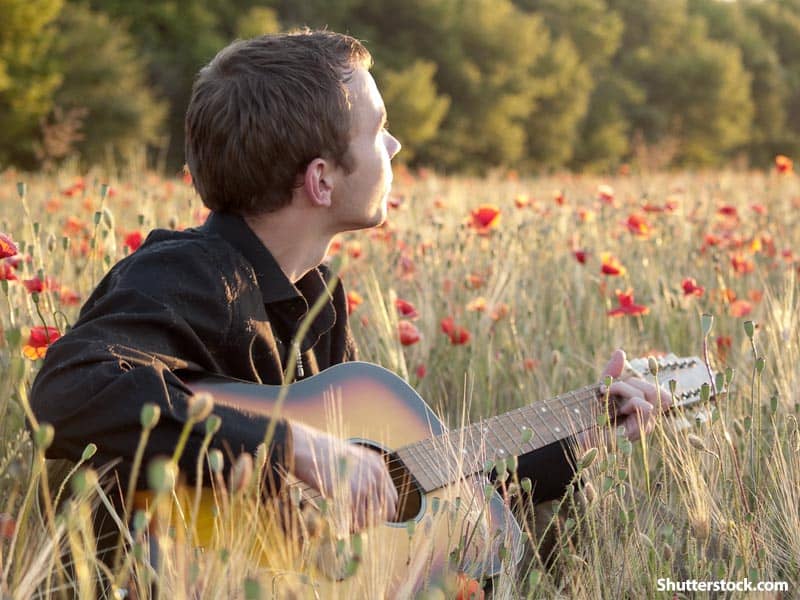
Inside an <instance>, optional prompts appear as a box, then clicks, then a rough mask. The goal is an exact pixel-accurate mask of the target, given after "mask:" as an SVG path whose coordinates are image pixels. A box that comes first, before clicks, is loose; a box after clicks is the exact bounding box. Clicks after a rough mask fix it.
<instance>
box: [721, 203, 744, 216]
mask: <svg viewBox="0 0 800 600" xmlns="http://www.w3.org/2000/svg"><path fill="white" fill-rule="evenodd" d="M717 213H719V214H721V215H724V216H726V217H733V218H738V217H739V211H738V210H737V209H736V207H735V206H733V205H732V204H723V205H722V206H720V207H719V208H718V209H717Z"/></svg>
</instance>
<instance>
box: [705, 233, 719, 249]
mask: <svg viewBox="0 0 800 600" xmlns="http://www.w3.org/2000/svg"><path fill="white" fill-rule="evenodd" d="M720 243H722V238H720V237H719V236H718V235H714V234H713V233H707V234H705V235H704V236H703V246H719V245H720Z"/></svg>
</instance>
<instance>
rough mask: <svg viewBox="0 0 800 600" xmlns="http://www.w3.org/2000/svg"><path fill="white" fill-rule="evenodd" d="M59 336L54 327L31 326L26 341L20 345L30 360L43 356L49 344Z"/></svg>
mask: <svg viewBox="0 0 800 600" xmlns="http://www.w3.org/2000/svg"><path fill="white" fill-rule="evenodd" d="M60 337H61V334H60V333H58V329H56V328H55V327H50V326H47V327H45V326H43V325H39V326H38V327H31V333H30V335H29V336H28V341H27V343H26V344H25V345H24V346H23V347H22V353H23V354H24V355H25V357H26V358H29V359H31V360H36V359H38V358H44V356H45V354H46V353H47V348H48V347H49V346H50V344H52V343H53V342H55V341H56V340H57V339H58V338H60Z"/></svg>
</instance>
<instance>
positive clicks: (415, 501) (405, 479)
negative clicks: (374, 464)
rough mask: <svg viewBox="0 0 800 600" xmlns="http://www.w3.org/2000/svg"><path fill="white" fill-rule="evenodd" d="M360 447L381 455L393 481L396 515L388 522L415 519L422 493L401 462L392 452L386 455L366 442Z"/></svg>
mask: <svg viewBox="0 0 800 600" xmlns="http://www.w3.org/2000/svg"><path fill="white" fill-rule="evenodd" d="M361 445H362V446H366V447H367V448H369V449H371V450H374V451H376V452H379V453H381V454H382V455H383V459H384V460H385V461H386V466H387V467H388V468H389V473H390V474H391V476H392V481H394V487H395V489H396V490H397V513H396V514H395V516H394V518H392V519H389V522H391V523H405V522H406V521H410V520H412V519H415V518H416V517H417V516H418V515H419V514H420V513H421V512H422V492H421V491H420V489H419V487H418V486H417V483H416V482H415V481H414V478H413V477H412V476H411V473H410V472H409V470H408V469H407V468H406V466H405V464H404V463H403V461H402V460H400V458H399V457H398V456H397V454H395V453H394V452H391V453H388V454H387V453H386V451H385V450H384V449H382V448H379V447H376V446H374V445H372V444H369V443H367V442H361Z"/></svg>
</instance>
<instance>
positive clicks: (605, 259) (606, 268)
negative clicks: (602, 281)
mask: <svg viewBox="0 0 800 600" xmlns="http://www.w3.org/2000/svg"><path fill="white" fill-rule="evenodd" d="M600 263H601V266H600V272H601V273H602V274H603V275H611V276H619V277H624V276H625V274H626V273H627V270H626V269H625V267H623V266H622V263H621V262H619V260H618V259H617V258H616V257H615V256H613V255H612V254H611V253H610V252H603V253H601V254H600Z"/></svg>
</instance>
